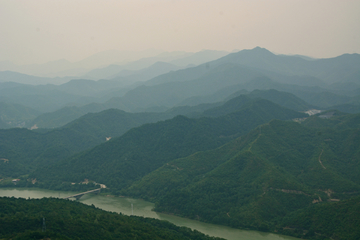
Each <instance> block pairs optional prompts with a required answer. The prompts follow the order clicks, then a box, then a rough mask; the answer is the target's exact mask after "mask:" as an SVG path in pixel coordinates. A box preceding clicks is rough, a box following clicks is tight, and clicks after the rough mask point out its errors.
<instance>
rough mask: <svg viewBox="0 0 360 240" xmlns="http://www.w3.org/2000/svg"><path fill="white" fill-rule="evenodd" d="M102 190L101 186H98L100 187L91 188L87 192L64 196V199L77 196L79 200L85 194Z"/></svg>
mask: <svg viewBox="0 0 360 240" xmlns="http://www.w3.org/2000/svg"><path fill="white" fill-rule="evenodd" d="M100 190H101V188H98V189H94V190H90V191H87V192H82V193H77V194H74V195H71V196H67V197H64V198H62V199H69V198H76V200H79V199H80V198H81V197H82V196H84V195H85V194H88V193H94V192H100Z"/></svg>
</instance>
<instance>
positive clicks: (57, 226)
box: [0, 198, 220, 240]
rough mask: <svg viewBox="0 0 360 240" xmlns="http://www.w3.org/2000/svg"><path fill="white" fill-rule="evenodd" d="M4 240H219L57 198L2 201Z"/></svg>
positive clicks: (0, 227) (0, 222) (0, 226)
mask: <svg viewBox="0 0 360 240" xmlns="http://www.w3.org/2000/svg"><path fill="white" fill-rule="evenodd" d="M0 210H1V211H0V212H1V213H0V238H1V239H86V240H89V239H159V240H160V239H174V240H177V239H184V240H185V239H188V240H190V239H199V240H205V239H219V240H220V238H215V237H209V236H205V235H204V234H202V233H200V232H198V231H196V230H191V229H189V228H186V227H177V226H175V225H173V224H171V223H169V222H166V221H160V220H156V219H151V218H142V217H136V216H125V215H122V214H121V213H120V214H117V213H111V212H106V211H103V210H100V209H98V208H95V207H94V206H87V205H84V204H82V203H79V202H75V201H69V200H61V199H55V198H43V199H31V200H26V199H21V198H20V199H15V198H0Z"/></svg>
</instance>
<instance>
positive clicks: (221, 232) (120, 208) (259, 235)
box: [0, 189, 297, 240]
mask: <svg viewBox="0 0 360 240" xmlns="http://www.w3.org/2000/svg"><path fill="white" fill-rule="evenodd" d="M73 194H75V193H74V192H64V191H50V190H43V189H0V197H3V196H8V197H12V196H14V197H22V198H43V197H67V196H70V195H73ZM79 201H80V202H82V203H85V204H88V205H91V204H94V205H95V206H96V207H98V208H101V209H104V210H106V211H111V212H117V213H119V212H121V213H122V214H125V215H131V212H132V209H131V204H133V213H134V215H137V216H143V217H151V218H157V219H161V220H167V221H169V222H172V223H174V224H175V225H178V226H185V227H189V228H192V229H196V230H198V231H200V232H203V233H205V234H208V235H210V236H216V237H222V238H225V239H229V240H238V239H242V240H295V239H297V238H293V237H287V236H280V235H276V234H271V233H263V232H257V231H245V230H239V229H234V228H229V227H225V226H221V225H214V224H208V223H202V222H199V221H195V220H190V219H186V218H180V217H177V216H173V215H168V214H162V213H156V212H153V211H151V209H153V207H154V204H153V203H150V202H146V201H143V200H140V199H131V198H120V197H106V196H102V195H96V194H86V195H84V196H83V197H82V198H81V199H80V200H79Z"/></svg>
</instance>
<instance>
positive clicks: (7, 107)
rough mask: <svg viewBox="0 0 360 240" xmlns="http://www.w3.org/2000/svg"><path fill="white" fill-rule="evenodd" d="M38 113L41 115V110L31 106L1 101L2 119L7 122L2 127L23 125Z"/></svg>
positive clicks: (0, 114) (0, 115) (0, 112)
mask: <svg viewBox="0 0 360 240" xmlns="http://www.w3.org/2000/svg"><path fill="white" fill-rule="evenodd" d="M38 115H40V112H39V111H36V110H34V109H31V108H29V107H25V106H22V105H19V104H12V103H6V102H0V119H1V121H2V122H3V123H4V124H5V125H4V124H3V126H2V127H1V128H10V127H22V126H24V125H25V124H26V122H28V121H31V120H33V119H34V118H35V117H36V116H38Z"/></svg>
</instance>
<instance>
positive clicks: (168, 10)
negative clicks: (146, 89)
mask: <svg viewBox="0 0 360 240" xmlns="http://www.w3.org/2000/svg"><path fill="white" fill-rule="evenodd" d="M256 46H260V47H264V48H267V49H269V50H270V51H272V52H275V53H283V54H303V55H309V56H313V57H334V56H337V55H340V54H343V53H360V1H359V0H118V1H114V0H22V1H20V0H0V61H4V60H10V61H13V62H15V63H18V64H25V63H44V62H47V61H51V60H57V59H62V58H65V59H67V60H69V61H78V60H81V59H83V58H85V57H88V56H90V55H92V54H94V53H97V52H101V51H105V50H111V49H116V50H136V51H137V50H145V49H162V50H165V51H177V50H181V51H192V52H194V51H200V50H202V49H213V50H227V51H231V50H233V49H240V50H241V49H249V48H253V47H256Z"/></svg>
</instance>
